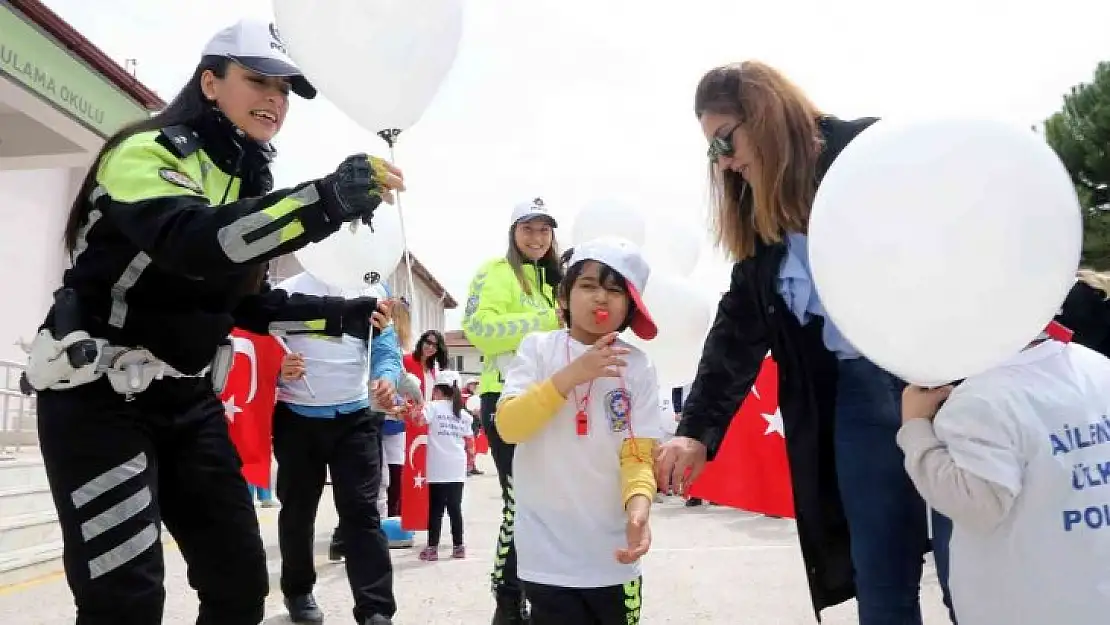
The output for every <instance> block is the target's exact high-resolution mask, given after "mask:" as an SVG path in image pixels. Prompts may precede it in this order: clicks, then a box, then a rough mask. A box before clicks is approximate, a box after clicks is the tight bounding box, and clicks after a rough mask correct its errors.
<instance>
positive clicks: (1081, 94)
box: [1044, 62, 1110, 270]
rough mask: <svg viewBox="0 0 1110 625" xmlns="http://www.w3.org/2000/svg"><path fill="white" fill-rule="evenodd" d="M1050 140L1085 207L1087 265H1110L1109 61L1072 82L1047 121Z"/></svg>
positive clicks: (1084, 227) (1046, 133)
mask: <svg viewBox="0 0 1110 625" xmlns="http://www.w3.org/2000/svg"><path fill="white" fill-rule="evenodd" d="M1044 134H1045V139H1046V140H1047V141H1048V144H1049V145H1051V146H1052V148H1053V149H1054V150H1056V153H1057V154H1058V155H1059V156H1060V160H1062V161H1063V162H1064V166H1065V167H1067V170H1068V173H1069V174H1070V175H1071V179H1072V182H1073V183H1074V184H1075V189H1076V192H1077V193H1078V194H1079V200H1080V203H1081V204H1082V206H1083V260H1082V262H1083V264H1084V265H1085V266H1089V267H1094V268H1096V269H1101V270H1106V269H1110V62H1102V63H1099V65H1098V67H1097V68H1096V69H1095V75H1094V79H1093V80H1092V81H1091V82H1089V83H1081V84H1078V85H1076V86H1074V87H1072V89H1071V92H1070V93H1068V94H1067V95H1065V96H1064V105H1063V107H1062V108H1061V109H1060V111H1058V112H1056V113H1053V115H1052V116H1051V117H1049V118H1048V119H1047V120H1045V124H1044Z"/></svg>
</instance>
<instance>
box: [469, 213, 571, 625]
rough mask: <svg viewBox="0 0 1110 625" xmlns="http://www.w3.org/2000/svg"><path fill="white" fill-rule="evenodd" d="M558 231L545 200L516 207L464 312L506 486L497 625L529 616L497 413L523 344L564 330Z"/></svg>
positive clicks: (497, 560)
mask: <svg viewBox="0 0 1110 625" xmlns="http://www.w3.org/2000/svg"><path fill="white" fill-rule="evenodd" d="M557 226H558V224H557V223H556V222H555V219H554V218H553V217H552V216H551V213H550V212H549V210H548V208H547V206H546V204H544V202H543V200H542V199H541V198H536V199H534V200H532V201H531V202H524V203H521V204H518V205H517V206H516V207H515V208H514V209H513V214H512V218H511V220H510V222H509V228H508V239H509V242H508V251H507V252H506V253H505V255H504V256H501V257H498V258H495V259H493V260H490V261H488V262H486V263H485V264H483V265H482V267H481V268H480V269H479V270H478V272H477V274H476V275H475V276H474V279H473V280H472V281H471V283H470V292H469V294H468V296H467V300H466V310H465V311H464V313H463V320H462V328H463V333H464V334H465V335H466V338H467V339H468V340H469V341H470V342H471V343H472V344H473V345H474V346H475V347H477V348H478V351H480V352H481V353H482V356H483V358H484V360H483V365H482V376H481V379H480V381H479V383H478V393H479V394H480V395H481V397H482V427H483V428H484V429H485V431H486V436H487V438H488V439H489V445H490V453H491V455H492V456H493V463H494V465H495V466H496V467H497V479H498V481H500V483H501V499H502V512H501V527H500V528H499V531H498V534H497V547H496V549H495V555H494V562H493V573H492V575H491V580H492V582H493V592H494V597H495V598H496V600H497V607H496V609H495V610H494V615H493V625H515V624H517V623H523V622H524V621H525V620H526V619H527V603H526V601H525V599H524V592H523V590H522V589H521V586H520V580H518V579H517V574H516V550H515V548H514V546H513V516H514V512H513V501H514V496H513V477H512V476H513V446H512V445H511V444H508V443H506V442H504V441H503V440H502V439H501V437H500V436H498V434H497V428H496V427H495V426H494V415H495V414H496V412H497V401H498V398H499V397H500V393H501V386H502V384H503V383H504V370H505V368H506V367H507V366H508V364H509V362H511V361H512V359H513V356H514V354H515V353H516V349H517V347H518V346H519V345H520V342H521V341H522V340H524V337H525V336H527V335H529V334H530V333H532V332H543V331H550V330H555V329H558V328H559V326H560V320H559V319H560V318H559V315H558V312H557V308H558V304H557V302H556V298H555V287H556V286H557V285H558V284H559V281H560V280H561V279H562V276H563V271H562V267H561V266H560V263H559V248H558V243H557V242H556V240H555V228H556V227H557Z"/></svg>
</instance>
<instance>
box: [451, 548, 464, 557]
mask: <svg viewBox="0 0 1110 625" xmlns="http://www.w3.org/2000/svg"><path fill="white" fill-rule="evenodd" d="M451 557H452V558H455V559H456V560H462V559H463V558H465V557H466V547H465V546H463V545H455V547H454V548H453V549H451Z"/></svg>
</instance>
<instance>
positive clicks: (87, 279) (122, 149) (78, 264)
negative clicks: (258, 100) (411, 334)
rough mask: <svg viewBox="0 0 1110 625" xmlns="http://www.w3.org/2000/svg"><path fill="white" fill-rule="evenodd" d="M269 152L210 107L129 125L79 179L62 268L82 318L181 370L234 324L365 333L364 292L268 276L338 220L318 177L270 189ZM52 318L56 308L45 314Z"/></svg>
mask: <svg viewBox="0 0 1110 625" xmlns="http://www.w3.org/2000/svg"><path fill="white" fill-rule="evenodd" d="M271 156H272V152H271V150H270V148H269V146H266V145H260V144H258V143H256V142H254V141H251V140H249V139H247V138H246V137H245V136H244V135H243V134H242V133H241V132H239V131H238V130H237V129H236V128H235V127H234V126H233V125H232V124H231V123H230V122H229V121H227V119H226V118H224V117H223V116H222V115H221V114H219V113H217V112H212V113H209V114H206V115H205V116H204V117H202V118H201V119H200V120H197V122H195V123H193V124H190V125H188V126H173V127H169V128H164V129H161V130H154V131H149V132H145V133H139V134H136V135H134V136H131V137H128V138H127V139H125V140H124V141H123V142H121V143H120V144H119V145H118V146H117V147H115V148H113V149H112V150H110V151H109V152H108V153H106V154H105V156H104V158H103V159H102V161H101V163H100V165H99V167H98V171H97V172H96V173H95V179H94V180H92V181H91V184H89V185H87V186H86V187H85V188H84V189H83V190H82V193H83V194H84V195H85V197H86V198H87V199H86V200H85V201H86V209H87V211H88V214H87V216H86V218H85V220H84V225H83V227H82V230H81V232H80V234H79V236H78V240H77V246H76V249H75V250H74V254H73V256H74V258H73V266H72V268H70V269H69V270H67V271H66V272H65V275H64V276H63V286H64V287H71V288H72V289H74V290H75V291H76V292H77V296H78V300H79V302H80V308H81V315H80V316H81V321H82V325H83V328H84V329H85V330H86V331H88V332H89V333H90V334H91V335H92V336H94V337H98V338H103V339H107V340H108V341H110V342H111V343H113V344H115V345H120V346H127V347H143V348H146V349H149V350H150V351H151V352H152V353H153V354H154V355H155V356H157V357H158V358H161V359H162V360H164V361H165V362H167V363H168V364H170V365H171V366H172V367H174V368H175V369H177V370H179V371H182V372H184V373H195V372H197V371H199V370H201V369H203V367H204V366H205V365H207V364H208V363H209V362H210V361H211V359H212V357H213V356H214V354H215V351H216V348H217V346H218V345H219V343H220V342H222V341H224V340H225V339H226V337H227V336H228V334H229V332H230V330H231V328H232V327H233V326H238V327H242V328H244V329H247V330H251V331H254V332H258V333H266V332H268V331H269V330H270V329H271V324H272V323H274V322H286V321H291V322H303V323H302V324H301V325H304V326H305V328H304V331H310V330H311V331H317V332H323V333H325V334H329V335H333V336H338V335H340V334H343V333H344V332H345V331H346V333H348V334H356V335H357V334H363V335H364V334H365V333H366V325H367V324H366V322H365V319H362V323H361V324H358V323H353V322H354V321H356V319H357V318H358V317H369V314H370V309H371V308H372V306H373V302H372V300H368V298H364V299H362V300H357V301H356V300H350V301H348V300H343V299H342V298H325V297H311V296H306V295H299V294H298V295H289V294H287V293H285V292H284V291H280V290H271V289H270V287H269V285H268V284H267V282H266V280H265V277H266V264H267V262H268V261H269V260H270V259H272V258H275V257H277V256H280V255H282V254H286V253H289V252H292V251H295V250H297V249H299V248H301V247H303V246H304V245H306V244H308V243H310V242H313V241H319V240H321V239H323V238H325V237H327V236H328V235H329V234H331V233H333V232H335V231H336V230H338V229H339V227H340V226H341V225H342V224H340V223H334V222H332V221H330V220H329V219H328V217H327V214H326V212H325V210H324V206H323V201H322V200H321V199H320V196H319V193H318V192H317V190H316V186H315V183H314V182H312V183H305V184H302V185H300V186H298V187H295V188H293V189H284V190H280V191H275V192H271V188H272V186H273V178H272V176H271V174H270V169H269V165H270V160H271ZM355 309H357V310H355ZM345 318H346V319H348V320H349V321H351V322H352V323H347V328H346V329H345V328H344V319H345ZM52 323H53V309H51V311H50V313H48V316H47V319H46V322H45V323H44V325H45V326H47V327H51V326H52ZM296 325H297V323H293V324H284V326H283V327H288V328H290V329H292V326H296ZM353 326H359V327H357V328H356V327H353Z"/></svg>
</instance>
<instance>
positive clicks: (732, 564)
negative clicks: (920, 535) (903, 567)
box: [0, 457, 948, 625]
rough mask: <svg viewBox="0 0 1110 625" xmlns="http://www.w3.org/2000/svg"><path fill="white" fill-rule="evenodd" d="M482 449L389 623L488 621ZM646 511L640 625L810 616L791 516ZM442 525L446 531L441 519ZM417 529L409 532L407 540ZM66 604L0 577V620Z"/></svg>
mask: <svg viewBox="0 0 1110 625" xmlns="http://www.w3.org/2000/svg"><path fill="white" fill-rule="evenodd" d="M483 460H484V461H485V462H484V464H482V465H481V466H482V468H483V469H484V470H486V474H485V475H483V476H477V477H472V478H470V480H469V481H468V482H467V487H466V495H465V504H464V514H465V519H466V536H467V548H468V558H467V559H466V560H451V559H450V558H449V557H447V556H448V555H449V554H448V553H447V552H448V550H447V549H442V551H441V557H447V559H446V560H440V561H439V562H436V563H426V562H421V561H420V560H418V559H417V557H416V554H417V551H418V549H417V548H414V549H406V550H394V551H393V563H394V567H395V591H396V595H397V599H398V603H399V606H400V611H399V612H398V614H397V616H396V617H395V619H394V622H395V623H397V625H484V624H487V623H489V620H490V615H491V614H492V605H493V602H492V599H491V597H490V593H489V570H490V566H491V563H492V561H493V544H494V538H495V535H496V533H497V523H498V520H499V518H500V495H499V491H498V488H497V478H496V475H495V474H494V472H493V467H492V463H490V462H489V459H488V457H483V458H481V459H480V462H481V461H483ZM325 493H326V494H325V500H324V501H323V502H322V503H321V505H320V513H319V517H318V520H317V554H318V555H317V573H318V576H319V581H318V583H317V588H316V598H317V599H318V600H319V602H320V604H321V607H322V608H323V609H324V610H325V611H326V613H327V615H328V619H327V621H328V623H353V622H354V621H353V619H352V617H351V607H352V601H351V595H350V589H349V588H348V586H347V580H346V573H345V571H344V568H343V565H342V564H341V563H330V562H328V561H327V559H326V557H325V556H326V551H327V541H328V538H329V537H330V535H331V530H332V528H333V527H334V526H335V509H334V506H333V505H332V503H331V500H330V498H328V495H327V491H325ZM259 518H260V520H261V523H262V532H263V537H264V539H265V542H266V547H267V552H268V554H269V567H270V572H271V583H270V587H271V590H272V592H271V593H270V597H269V598H268V600H267V604H266V619H265V621H264V623H265V624H266V625H279V624H284V623H288V622H289V620H288V618H287V616H286V614H285V610H284V608H283V606H282V600H281V595H280V592H279V591H278V590H277V589H278V583H277V574H278V571H279V570H280V559H279V556H278V549H277V510H274V509H260V510H259ZM652 521H653V525H652V529H653V535H654V543H653V547H652V551H651V552H650V553H649V554H648V555H647V557H646V560H645V564H644V569H645V570H644V611H643V618H642V620H641V622H642V623H643V624H644V625H657V624H658V625H662V624H665V623H666V624H676V625H677V624H681V625H691V624H707V625H708V624H720V625H749V624H750V625H803V624H804V625H812V624H814V623H816V620H815V619H814V617H813V612H812V610H811V608H810V602H809V596H808V592H807V590H806V583H805V576H804V572H803V568H802V562H801V557H800V555H799V552H798V546H797V539H796V537H795V534H794V524H793V522H792V521H789V520H781V519H769V518H765V517H762V516H759V515H754V514H749V513H746V512H741V511H737V510H732V509H728V508H722V507H716V506H702V507H699V508H685V507H683V506H682V502H681V500H679V499H677V498H676V499H673V500H670V501H667V502H664V503H662V504H657V505H656V506H655V509H654V511H653V517H652ZM444 523H445V525H446V524H447V520H446V519H445V520H444ZM444 531H445V534H447V528H446V527H445V528H444ZM447 535H448V536H449V534H447ZM422 540H423V536H422V535H420V534H418V537H417V547H419V546H420V545H421V541H422ZM449 540H450V539H449V538H448V542H449ZM167 542H168V543H169V544H168V545H167V548H166V566H167V571H166V590H167V600H166V617H165V621H164V622H165V623H167V624H173V625H186V624H189V623H193V622H194V620H195V618H196V593H194V592H193V591H192V589H190V588H189V585H188V583H187V581H186V579H185V567H184V563H183V562H182V560H181V556H180V554H179V553H178V552H177V550H176V549H175V548H174V546H173V545H172V541H167ZM927 570H928V574H927V577H926V580H925V582H924V589H923V592H922V603H923V604H924V611H925V625H945V624H946V623H947V622H948V621H947V618H946V617H945V615H944V610H943V606H942V605H941V601H940V591H939V587H938V586H937V583H936V577H935V575H934V574H933V569H932V566H931V565H930V566H928V567H927ZM73 614H74V609H73V603H72V599H71V597H70V594H69V589H68V588H67V586H66V584H65V579H64V578H63V577H62V576H61V575H60V574H54V575H50V576H47V577H44V578H40V579H37V580H32V581H31V582H26V583H23V584H18V585H15V586H8V587H0V623H4V624H11V625H24V624H26V625H68V624H72V623H73V621H74V618H73ZM824 623H825V624H827V625H850V624H853V623H856V611H855V606H854V604H851V603H849V604H845V605H841V606H837V607H836V608H833V609H830V610H828V611H826V612H825V619H824Z"/></svg>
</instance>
